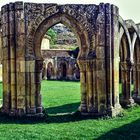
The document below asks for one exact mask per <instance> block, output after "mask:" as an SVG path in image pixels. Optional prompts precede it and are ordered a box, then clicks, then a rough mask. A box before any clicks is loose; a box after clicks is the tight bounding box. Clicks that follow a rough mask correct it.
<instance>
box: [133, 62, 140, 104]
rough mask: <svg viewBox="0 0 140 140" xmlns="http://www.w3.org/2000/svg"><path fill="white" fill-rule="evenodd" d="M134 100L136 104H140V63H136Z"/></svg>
mask: <svg viewBox="0 0 140 140" xmlns="http://www.w3.org/2000/svg"><path fill="white" fill-rule="evenodd" d="M133 98H134V100H135V102H136V103H138V104H140V63H135V75H134V95H133Z"/></svg>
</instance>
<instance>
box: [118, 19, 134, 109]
mask: <svg viewBox="0 0 140 140" xmlns="http://www.w3.org/2000/svg"><path fill="white" fill-rule="evenodd" d="M119 21H120V23H119V24H120V31H119V34H120V38H119V56H120V64H119V68H120V70H119V74H120V76H119V78H120V80H119V81H120V104H121V105H122V106H123V107H128V106H131V105H133V104H134V100H133V99H132V92H131V87H132V86H131V82H132V80H131V76H132V59H131V51H132V47H131V46H132V44H131V37H130V34H129V31H128V29H127V25H126V23H125V21H123V19H121V17H119Z"/></svg>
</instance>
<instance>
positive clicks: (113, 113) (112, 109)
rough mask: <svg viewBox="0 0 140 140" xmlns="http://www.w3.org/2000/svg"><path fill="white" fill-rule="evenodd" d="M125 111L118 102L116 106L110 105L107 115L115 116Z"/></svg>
mask: <svg viewBox="0 0 140 140" xmlns="http://www.w3.org/2000/svg"><path fill="white" fill-rule="evenodd" d="M122 111H123V109H122V107H121V105H120V104H116V105H115V107H110V108H108V110H107V115H109V116H111V117H115V116H117V115H119V114H121V113H122Z"/></svg>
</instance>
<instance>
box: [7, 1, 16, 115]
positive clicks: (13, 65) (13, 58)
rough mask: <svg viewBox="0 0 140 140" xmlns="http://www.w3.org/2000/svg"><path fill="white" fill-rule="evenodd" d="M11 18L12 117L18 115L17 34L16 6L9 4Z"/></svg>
mask: <svg viewBox="0 0 140 140" xmlns="http://www.w3.org/2000/svg"><path fill="white" fill-rule="evenodd" d="M9 8H10V11H9V16H10V24H9V26H10V62H11V65H10V69H11V112H10V113H11V115H15V114H16V108H17V99H16V97H17V91H16V37H15V36H16V34H15V30H16V29H15V4H12V3H11V4H9Z"/></svg>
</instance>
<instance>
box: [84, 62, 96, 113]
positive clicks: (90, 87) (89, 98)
mask: <svg viewBox="0 0 140 140" xmlns="http://www.w3.org/2000/svg"><path fill="white" fill-rule="evenodd" d="M86 71H87V72H86V79H87V80H86V81H87V82H86V84H87V86H86V87H87V104H88V112H93V111H94V110H93V62H92V60H87V62H86ZM94 88H95V87H94Z"/></svg>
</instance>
